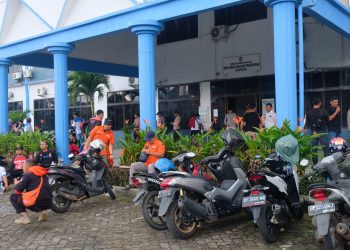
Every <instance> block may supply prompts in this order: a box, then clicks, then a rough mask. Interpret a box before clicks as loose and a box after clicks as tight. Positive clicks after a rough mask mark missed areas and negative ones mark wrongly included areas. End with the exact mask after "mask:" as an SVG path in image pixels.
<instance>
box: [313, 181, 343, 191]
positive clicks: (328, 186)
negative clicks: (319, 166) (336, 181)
mask: <svg viewBox="0 0 350 250" xmlns="http://www.w3.org/2000/svg"><path fill="white" fill-rule="evenodd" d="M317 188H337V187H336V186H334V185H331V184H329V183H315V184H311V185H310V186H309V190H312V189H317Z"/></svg>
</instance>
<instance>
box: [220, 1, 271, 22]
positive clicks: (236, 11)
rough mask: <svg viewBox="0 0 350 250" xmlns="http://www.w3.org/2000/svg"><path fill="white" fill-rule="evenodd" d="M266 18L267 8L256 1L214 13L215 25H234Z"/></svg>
mask: <svg viewBox="0 0 350 250" xmlns="http://www.w3.org/2000/svg"><path fill="white" fill-rule="evenodd" d="M266 18H267V8H266V6H265V5H264V4H262V3H259V2H258V1H254V2H250V3H244V4H239V5H235V6H232V7H228V8H223V9H219V10H216V11H215V25H216V26H217V25H228V26H230V25H234V24H240V23H247V22H252V21H256V20H260V19H266Z"/></svg>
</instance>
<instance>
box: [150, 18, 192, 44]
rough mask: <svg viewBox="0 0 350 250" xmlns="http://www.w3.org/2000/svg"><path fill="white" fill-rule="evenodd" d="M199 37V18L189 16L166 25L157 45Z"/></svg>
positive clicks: (168, 22)
mask: <svg viewBox="0 0 350 250" xmlns="http://www.w3.org/2000/svg"><path fill="white" fill-rule="evenodd" d="M197 37H198V16H197V15H193V16H188V17H183V18H179V19H175V20H170V21H167V22H165V23H164V30H163V31H162V32H161V33H160V34H159V36H158V37H157V43H158V45H160V44H166V43H172V42H178V41H183V40H187V39H192V38H197Z"/></svg>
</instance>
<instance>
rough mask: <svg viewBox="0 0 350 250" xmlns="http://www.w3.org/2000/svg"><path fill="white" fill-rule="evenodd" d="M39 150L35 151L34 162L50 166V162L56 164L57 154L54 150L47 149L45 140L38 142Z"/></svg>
mask: <svg viewBox="0 0 350 250" xmlns="http://www.w3.org/2000/svg"><path fill="white" fill-rule="evenodd" d="M40 148H41V151H40V152H38V153H37V155H36V158H35V163H36V164H37V165H39V166H42V167H50V165H52V164H57V163H58V159H57V154H56V152H55V151H54V150H49V145H48V143H47V141H42V142H41V143H40Z"/></svg>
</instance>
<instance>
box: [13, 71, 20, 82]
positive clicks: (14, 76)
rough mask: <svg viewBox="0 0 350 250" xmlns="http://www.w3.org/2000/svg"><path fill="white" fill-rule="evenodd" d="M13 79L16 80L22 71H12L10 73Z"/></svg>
mask: <svg viewBox="0 0 350 250" xmlns="http://www.w3.org/2000/svg"><path fill="white" fill-rule="evenodd" d="M12 78H13V80H18V79H21V78H22V72H14V73H12Z"/></svg>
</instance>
